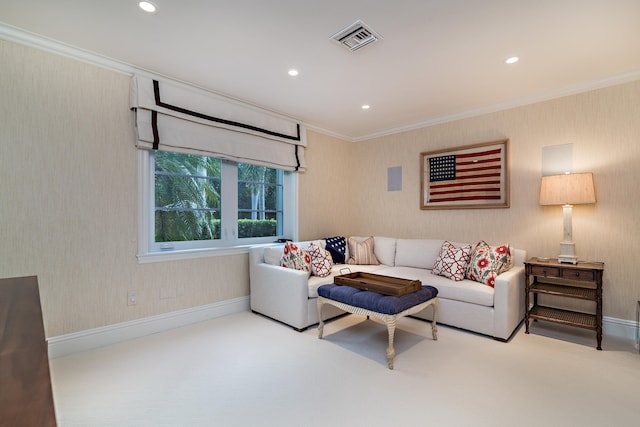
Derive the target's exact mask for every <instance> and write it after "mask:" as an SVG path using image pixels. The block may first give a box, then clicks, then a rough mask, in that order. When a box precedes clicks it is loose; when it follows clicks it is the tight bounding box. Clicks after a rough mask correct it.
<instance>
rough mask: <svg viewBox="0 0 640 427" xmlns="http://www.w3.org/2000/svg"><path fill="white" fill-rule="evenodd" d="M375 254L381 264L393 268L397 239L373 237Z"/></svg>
mask: <svg viewBox="0 0 640 427" xmlns="http://www.w3.org/2000/svg"><path fill="white" fill-rule="evenodd" d="M373 241H374V243H375V244H374V246H373V252H374V253H375V254H376V258H378V261H380V263H381V264H384V265H390V266H393V265H394V264H395V258H396V239H395V238H393V237H377V236H374V237H373Z"/></svg>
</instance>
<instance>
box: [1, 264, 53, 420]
mask: <svg viewBox="0 0 640 427" xmlns="http://www.w3.org/2000/svg"><path fill="white" fill-rule="evenodd" d="M55 425H56V415H55V409H54V405H53V392H52V390H51V377H50V375H49V356H48V352H47V343H46V341H45V335H44V325H43V323H42V310H41V307H40V292H39V290H38V280H37V278H36V277H35V276H32V277H19V278H14V279H0V426H2V427H4V426H7V427H9V426H11V427H17V426H29V427H39V426H55Z"/></svg>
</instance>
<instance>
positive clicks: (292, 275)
mask: <svg viewBox="0 0 640 427" xmlns="http://www.w3.org/2000/svg"><path fill="white" fill-rule="evenodd" d="M308 278H309V276H308V274H307V273H306V272H304V271H298V270H293V269H290V268H285V267H280V266H277V265H270V264H266V263H264V262H263V263H251V265H250V269H249V279H250V288H251V296H250V298H251V309H252V310H253V311H255V312H258V313H261V314H264V315H266V316H269V317H271V318H274V319H276V320H279V321H281V322H284V323H286V324H288V325H291V326H293V327H294V328H298V329H302V328H306V327H307V326H308V325H307V317H308V314H307V306H308V304H307V300H308V299H309V281H308Z"/></svg>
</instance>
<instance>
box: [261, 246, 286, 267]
mask: <svg viewBox="0 0 640 427" xmlns="http://www.w3.org/2000/svg"><path fill="white" fill-rule="evenodd" d="M280 258H282V246H269V247H266V248H264V262H266V263H267V264H271V265H280Z"/></svg>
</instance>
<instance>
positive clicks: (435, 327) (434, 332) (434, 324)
mask: <svg viewBox="0 0 640 427" xmlns="http://www.w3.org/2000/svg"><path fill="white" fill-rule="evenodd" d="M439 302H440V301H439V300H438V299H436V300H435V301H434V302H433V304H431V307H433V320H432V321H431V336H432V337H433V340H434V341H438V325H437V319H438V304H439Z"/></svg>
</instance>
